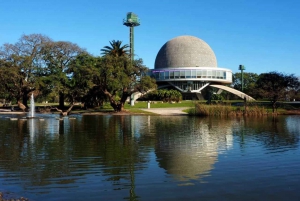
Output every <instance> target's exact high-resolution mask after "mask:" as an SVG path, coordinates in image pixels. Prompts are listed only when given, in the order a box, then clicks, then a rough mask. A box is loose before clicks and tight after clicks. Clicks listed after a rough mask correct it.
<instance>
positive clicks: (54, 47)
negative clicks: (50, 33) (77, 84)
mask: <svg viewBox="0 0 300 201" xmlns="http://www.w3.org/2000/svg"><path fill="white" fill-rule="evenodd" d="M82 53H85V50H84V49H82V48H80V47H79V46H78V45H77V44H74V43H71V42H66V41H58V42H52V41H50V42H48V43H46V44H45V45H44V46H43V49H42V54H43V60H44V62H45V66H46V68H45V71H44V75H45V76H44V79H46V80H47V81H49V80H50V81H51V84H52V86H51V88H52V89H53V90H54V91H55V92H56V93H57V94H58V95H59V108H61V109H63V108H64V101H65V94H66V93H67V92H68V90H69V87H70V86H69V84H70V83H69V78H70V77H71V76H72V74H71V73H72V72H71V71H70V70H69V65H70V63H71V62H72V61H73V60H75V59H76V58H77V56H78V55H80V54H82ZM48 87H49V86H48Z"/></svg>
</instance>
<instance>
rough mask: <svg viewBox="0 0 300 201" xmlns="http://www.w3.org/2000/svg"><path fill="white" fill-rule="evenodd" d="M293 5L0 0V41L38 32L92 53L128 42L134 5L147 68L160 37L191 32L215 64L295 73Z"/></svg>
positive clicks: (299, 17)
mask: <svg viewBox="0 0 300 201" xmlns="http://www.w3.org/2000/svg"><path fill="white" fill-rule="evenodd" d="M299 9H300V1H299V0H276V1H275V0H226V1H225V0H185V1H181V0H126V1H124V0H115V1H109V0H106V1H104V0H72V1H71V0H47V1H46V0H45V1H44V0H5V1H4V0H3V1H1V2H0V45H3V44H4V43H15V42H17V41H18V39H19V38H20V37H21V36H22V34H33V33H39V34H44V35H47V36H48V37H50V38H52V39H53V40H55V41H58V40H63V41H70V42H73V43H76V44H78V45H79V46H80V47H82V48H85V49H86V50H87V51H88V52H89V53H91V54H93V55H95V56H99V55H100V49H101V48H102V47H103V46H106V45H109V41H111V40H121V41H123V43H124V44H129V28H127V27H126V26H124V25H123V19H124V18H125V17H126V13H127V12H134V13H135V14H137V15H138V16H139V18H140V21H141V26H139V27H136V28H135V54H136V55H137V57H139V58H142V59H143V60H144V64H145V65H146V66H147V67H149V68H153V67H154V61H155V57H156V54H157V53H158V51H159V49H160V48H161V46H162V45H163V44H164V43H165V42H167V41H168V40H171V39H172V38H175V37H177V36H180V35H192V36H196V37H198V38H201V39H202V40H204V41H205V42H207V43H208V44H209V45H210V46H211V48H212V49H213V51H214V52H215V54H216V57H217V61H218V66H219V67H223V68H229V69H231V70H232V71H233V72H239V71H238V66H239V64H243V65H245V67H246V71H245V72H253V73H258V74H260V73H264V72H270V71H278V72H283V73H287V74H290V73H294V74H295V75H298V76H299V75H300V70H299V69H300V65H299V58H300V50H299V47H300V12H299Z"/></svg>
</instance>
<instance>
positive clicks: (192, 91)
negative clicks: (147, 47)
mask: <svg viewBox="0 0 300 201" xmlns="http://www.w3.org/2000/svg"><path fill="white" fill-rule="evenodd" d="M151 76H152V77H154V78H155V79H156V82H157V85H158V88H176V89H177V90H179V91H180V92H181V93H182V94H183V99H203V92H204V91H205V90H204V89H205V88H206V87H207V86H209V85H213V86H214V87H215V88H218V87H217V86H219V85H224V84H230V83H232V71H231V70H230V69H227V68H219V67H218V66H217V59H216V56H215V53H214V52H213V50H212V49H211V47H210V46H209V45H208V44H207V43H206V42H205V41H203V40H201V39H199V38H197V37H194V36H179V37H176V38H173V39H171V40H169V41H168V42H166V43H165V44H164V45H163V46H162V47H161V48H160V50H159V52H158V54H157V56H156V59H155V65H154V69H153V70H151ZM223 89H224V87H223ZM223 89H220V90H223ZM237 95H238V94H237ZM240 95H242V96H243V97H244V95H245V94H243V93H242V92H241V94H240ZM242 96H240V97H242ZM243 97H242V98H243Z"/></svg>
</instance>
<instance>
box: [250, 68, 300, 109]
mask: <svg viewBox="0 0 300 201" xmlns="http://www.w3.org/2000/svg"><path fill="white" fill-rule="evenodd" d="M299 86H300V83H299V79H298V78H297V77H296V76H295V75H294V74H290V75H286V74H283V73H279V72H269V73H262V74H260V75H259V78H258V80H257V82H256V92H257V93H258V95H259V96H260V97H261V98H267V99H269V100H270V101H271V103H272V107H273V112H275V110H276V103H277V102H278V101H279V100H285V98H286V96H287V94H289V92H290V91H292V90H298V89H299Z"/></svg>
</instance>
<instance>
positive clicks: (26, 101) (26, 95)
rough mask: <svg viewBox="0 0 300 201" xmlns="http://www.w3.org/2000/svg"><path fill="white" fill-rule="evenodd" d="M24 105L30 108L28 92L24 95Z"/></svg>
mask: <svg viewBox="0 0 300 201" xmlns="http://www.w3.org/2000/svg"><path fill="white" fill-rule="evenodd" d="M23 105H25V107H26V108H28V92H27V91H25V92H24V93H23Z"/></svg>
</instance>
